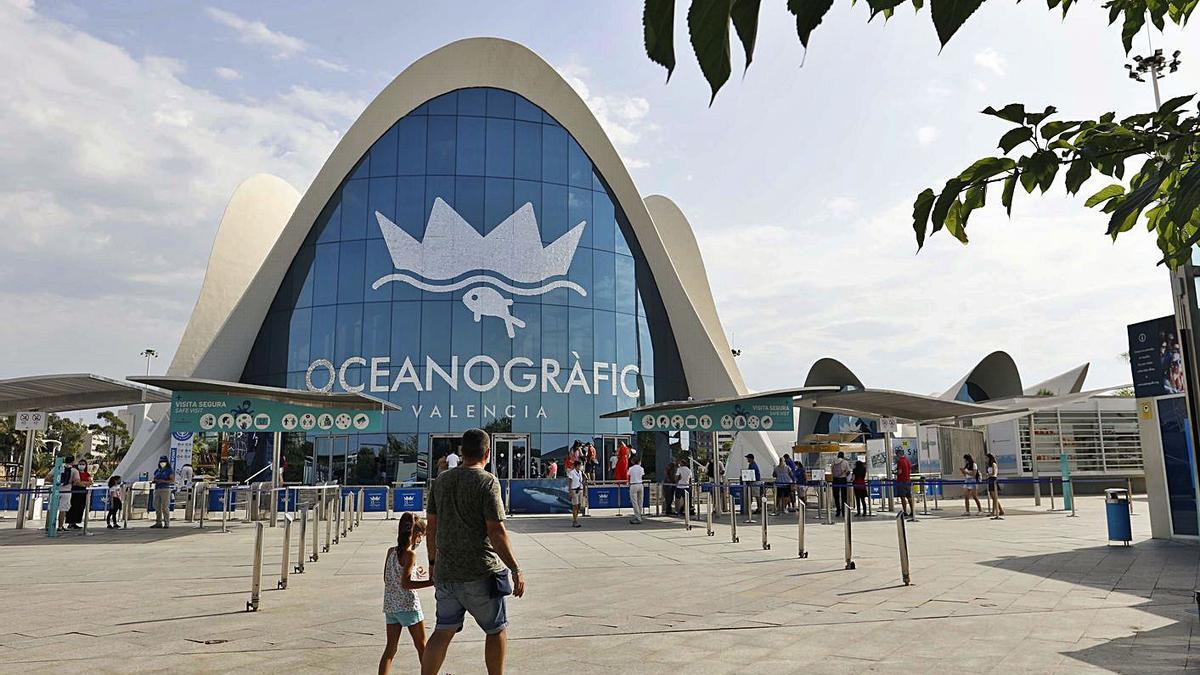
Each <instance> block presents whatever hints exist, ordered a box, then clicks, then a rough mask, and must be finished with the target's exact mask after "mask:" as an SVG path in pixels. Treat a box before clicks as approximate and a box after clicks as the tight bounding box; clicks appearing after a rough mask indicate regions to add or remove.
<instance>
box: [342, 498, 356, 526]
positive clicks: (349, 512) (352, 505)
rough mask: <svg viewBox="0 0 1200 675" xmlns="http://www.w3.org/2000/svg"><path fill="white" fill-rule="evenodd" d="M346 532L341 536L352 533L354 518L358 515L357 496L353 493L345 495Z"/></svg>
mask: <svg viewBox="0 0 1200 675" xmlns="http://www.w3.org/2000/svg"><path fill="white" fill-rule="evenodd" d="M346 503H347V504H348V506H347V507H346V531H345V532H343V533H342V534H349V533H351V532H353V531H354V516H356V515H357V514H358V494H357V493H354V492H348V493H346Z"/></svg>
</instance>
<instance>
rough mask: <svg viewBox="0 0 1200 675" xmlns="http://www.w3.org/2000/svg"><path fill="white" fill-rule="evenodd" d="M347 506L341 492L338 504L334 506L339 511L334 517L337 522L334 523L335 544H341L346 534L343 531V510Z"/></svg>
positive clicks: (337, 500)
mask: <svg viewBox="0 0 1200 675" xmlns="http://www.w3.org/2000/svg"><path fill="white" fill-rule="evenodd" d="M345 506H346V499H345V497H344V496H343V495H342V494H340V492H339V494H338V496H337V499H336V504H335V506H334V508H335V509H336V510H337V513H336V514H335V515H334V518H335V519H336V520H337V522H336V523H334V528H333V543H335V544H337V543H339V542H340V541H341V540H342V537H343V536H345V534H344V532H343V530H342V510H343V509H344V508H345Z"/></svg>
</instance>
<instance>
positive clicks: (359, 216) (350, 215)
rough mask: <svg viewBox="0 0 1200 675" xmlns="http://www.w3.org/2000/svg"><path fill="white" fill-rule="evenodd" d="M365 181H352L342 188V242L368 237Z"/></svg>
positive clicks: (366, 183) (366, 184)
mask: <svg viewBox="0 0 1200 675" xmlns="http://www.w3.org/2000/svg"><path fill="white" fill-rule="evenodd" d="M368 185H369V183H368V181H365V180H352V181H350V182H348V183H346V185H345V186H343V187H342V241H350V240H353V239H363V238H365V237H366V236H367V187H368Z"/></svg>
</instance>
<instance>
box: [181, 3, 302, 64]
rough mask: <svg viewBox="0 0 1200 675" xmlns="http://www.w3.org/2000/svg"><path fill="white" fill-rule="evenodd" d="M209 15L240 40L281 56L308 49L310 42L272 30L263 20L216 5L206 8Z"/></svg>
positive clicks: (288, 55)
mask: <svg viewBox="0 0 1200 675" xmlns="http://www.w3.org/2000/svg"><path fill="white" fill-rule="evenodd" d="M205 11H206V12H207V13H208V16H209V17H211V18H212V19H213V20H214V21H216V22H217V23H220V24H223V25H225V26H227V27H229V28H231V29H233V31H234V32H235V33H237V36H238V40H240V41H241V42H242V43H243V44H248V45H256V46H260V47H266V48H268V49H269V50H271V51H273V52H274V54H275V56H277V57H279V58H289V57H291V56H295V55H296V54H299V53H300V52H303V51H305V50H307V49H308V43H306V42H305V41H304V40H301V39H300V38H298V37H295V36H294V35H288V34H287V33H281V32H279V31H276V30H271V28H269V27H268V26H267V24H265V23H263V22H261V21H252V20H249V19H243V18H242V17H240V16H238V15H237V14H234V13H233V12H227V11H225V10H223V9H217V8H216V7H209V8H207V9H206V10H205Z"/></svg>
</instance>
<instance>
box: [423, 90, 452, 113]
mask: <svg viewBox="0 0 1200 675" xmlns="http://www.w3.org/2000/svg"><path fill="white" fill-rule="evenodd" d="M457 113H458V92H457V91H452V92H449V93H446V94H442V95H441V96H439V97H437V98H435V99H433V100H432V101H430V102H429V114H430V115H455V114H457Z"/></svg>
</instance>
